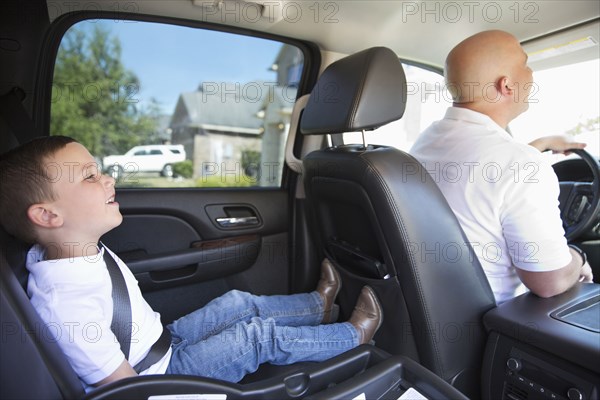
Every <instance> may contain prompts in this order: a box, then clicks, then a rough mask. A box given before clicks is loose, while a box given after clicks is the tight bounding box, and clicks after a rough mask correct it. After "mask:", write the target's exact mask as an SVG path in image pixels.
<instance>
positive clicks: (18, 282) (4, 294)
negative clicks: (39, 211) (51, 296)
mask: <svg viewBox="0 0 600 400" xmlns="http://www.w3.org/2000/svg"><path fill="white" fill-rule="evenodd" d="M27 249H28V247H27V246H26V245H25V244H24V243H22V242H20V241H18V240H16V239H14V238H13V237H11V236H9V235H8V234H7V233H6V232H5V231H4V230H3V229H2V228H0V285H1V289H0V319H1V322H0V323H1V325H0V326H1V327H2V343H1V347H2V349H1V354H2V357H0V376H2V385H0V398H2V399H60V398H65V399H71V398H81V397H83V395H84V390H83V386H82V384H81V382H80V380H79V379H78V377H77V375H76V374H75V371H73V369H72V368H71V366H70V365H69V363H68V361H67V359H66V357H65V356H64V354H63V352H62V351H61V349H60V347H59V346H58V344H57V343H56V341H55V339H54V337H53V334H52V329H54V328H53V327H52V326H48V325H46V324H44V322H43V321H42V320H41V318H40V317H39V315H38V314H37V312H36V311H35V309H34V308H33V306H32V305H31V302H30V301H29V298H28V297H27V293H26V285H27V277H28V272H27V269H26V268H25V258H26V255H27Z"/></svg>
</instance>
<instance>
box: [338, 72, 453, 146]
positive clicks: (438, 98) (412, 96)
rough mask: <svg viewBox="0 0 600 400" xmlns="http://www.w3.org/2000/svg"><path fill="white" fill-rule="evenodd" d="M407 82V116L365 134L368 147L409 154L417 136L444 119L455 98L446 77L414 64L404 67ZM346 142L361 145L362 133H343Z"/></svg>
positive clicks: (405, 113)
mask: <svg viewBox="0 0 600 400" xmlns="http://www.w3.org/2000/svg"><path fill="white" fill-rule="evenodd" d="M402 66H403V67H404V72H405V74H406V81H407V102H406V110H405V112H404V116H403V117H402V118H401V119H399V120H397V121H394V122H391V123H389V124H387V125H384V126H382V127H380V128H378V129H375V130H373V131H368V132H366V133H365V141H366V142H367V144H379V145H386V146H393V147H396V148H398V149H400V150H404V151H408V150H410V148H411V147H412V145H413V143H414V142H415V140H416V139H417V136H418V135H419V134H420V133H421V132H422V131H423V130H425V128H427V127H428V126H429V125H430V124H431V123H432V122H434V121H437V120H440V119H442V118H443V117H444V113H445V112H446V108H448V107H449V106H451V105H452V98H451V97H450V94H449V93H448V91H447V90H446V88H445V84H444V77H443V76H442V75H440V74H438V73H436V72H432V71H429V70H427V69H425V68H421V67H418V66H414V65H408V64H402ZM344 143H347V144H348V143H362V134H361V133H360V132H358V133H357V132H350V133H345V134H344Z"/></svg>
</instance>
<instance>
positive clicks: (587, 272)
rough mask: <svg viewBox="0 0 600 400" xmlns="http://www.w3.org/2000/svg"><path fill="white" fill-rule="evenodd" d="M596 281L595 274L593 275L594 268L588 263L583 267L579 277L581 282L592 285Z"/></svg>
mask: <svg viewBox="0 0 600 400" xmlns="http://www.w3.org/2000/svg"><path fill="white" fill-rule="evenodd" d="M593 281H594V274H593V273H592V267H590V264H588V263H587V262H586V263H585V264H583V267H581V273H580V275H579V282H587V283H592V282H593Z"/></svg>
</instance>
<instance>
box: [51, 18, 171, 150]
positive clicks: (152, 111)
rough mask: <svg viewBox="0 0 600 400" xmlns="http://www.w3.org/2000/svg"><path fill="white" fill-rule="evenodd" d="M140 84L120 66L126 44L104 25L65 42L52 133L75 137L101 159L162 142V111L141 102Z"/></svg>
mask: <svg viewBox="0 0 600 400" xmlns="http://www.w3.org/2000/svg"><path fill="white" fill-rule="evenodd" d="M139 87H140V81H139V79H138V78H137V76H136V75H135V74H134V73H133V72H132V71H129V70H127V69H126V68H125V66H124V65H123V63H122V62H121V44H120V42H119V40H118V38H116V37H111V34H110V32H109V31H108V30H107V29H105V28H103V27H102V26H101V25H100V24H98V25H96V26H95V27H94V29H93V31H91V32H86V31H84V30H80V29H77V28H72V29H70V30H69V31H68V32H67V34H66V35H65V37H64V38H63V40H62V42H61V45H60V48H59V51H58V55H57V58H56V65H55V69H54V81H53V87H52V114H51V115H52V117H51V123H50V132H51V134H53V135H67V136H71V137H73V138H75V139H77V140H78V141H80V142H81V143H82V144H83V145H85V146H86V147H87V148H88V149H89V150H90V152H91V153H92V154H93V155H95V156H98V157H103V156H105V155H108V154H122V153H124V152H125V151H127V150H128V149H129V148H131V147H133V146H135V145H138V144H142V143H143V144H150V143H157V142H158V137H157V136H156V133H157V132H156V130H157V123H158V117H159V107H158V106H157V105H156V103H155V102H151V104H150V105H149V106H148V107H146V108H145V109H144V108H142V107H141V106H140V104H139V102H138V98H137V95H138V91H139Z"/></svg>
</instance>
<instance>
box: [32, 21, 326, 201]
mask: <svg viewBox="0 0 600 400" xmlns="http://www.w3.org/2000/svg"><path fill="white" fill-rule="evenodd" d="M100 19H102V20H117V21H119V22H123V23H124V21H135V22H149V23H160V24H167V25H176V26H181V27H188V28H192V29H203V30H211V31H216V32H224V33H229V34H234V35H243V36H249V37H255V38H259V39H267V40H273V41H278V42H280V43H282V44H289V45H292V46H295V47H297V48H298V49H299V50H300V51H301V52H302V55H303V57H304V63H303V71H302V74H301V77H300V81H299V85H298V88H297V93H296V99H298V98H300V97H301V96H303V95H305V94H308V93H310V91H311V90H312V88H313V87H314V85H315V83H316V81H317V78H318V72H319V67H320V64H321V53H320V50H319V48H318V47H317V45H316V44H314V43H312V42H308V41H302V40H297V39H291V38H288V37H285V36H280V35H273V34H265V33H264V32H258V31H253V30H249V29H246V28H238V27H235V26H228V25H219V24H214V23H209V22H204V21H194V20H186V19H181V18H172V17H163V16H156V15H147V14H128V13H115V12H109V11H97V10H90V11H76V12H72V13H69V14H64V15H61V16H59V17H58V18H57V19H56V20H54V21H53V22H52V23H51V25H50V27H49V30H48V34H47V35H46V37H45V38H44V41H43V43H42V45H41V50H40V54H41V57H40V60H39V62H38V68H37V79H36V82H37V84H36V85H35V92H36V93H35V96H34V99H36V100H37V101H36V102H34V104H33V119H34V120H35V121H39V124H38V125H37V126H38V127H39V130H40V131H41V132H42V134H43V135H45V136H48V135H50V120H51V108H52V101H51V98H52V84H53V78H54V66H55V64H56V57H57V55H58V51H59V48H60V44H61V41H62V39H63V37H64V35H65V33H66V32H67V31H68V30H69V29H70V28H71V27H73V26H74V25H76V24H77V23H79V22H82V21H85V20H100ZM282 164H283V165H282V176H281V182H280V185H279V186H271V187H259V186H250V187H226V188H211V187H206V188H202V187H184V188H174V189H176V190H214V189H219V190H267V189H277V190H280V189H285V190H289V189H290V188H292V189H293V188H294V187H295V182H296V180H297V174H296V173H294V172H293V171H292V170H291V169H290V168H289V167H288V166H287V164H286V162H285V159H284V160H282ZM165 189H173V188H151V187H144V188H120V190H138V191H144V190H165Z"/></svg>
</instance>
